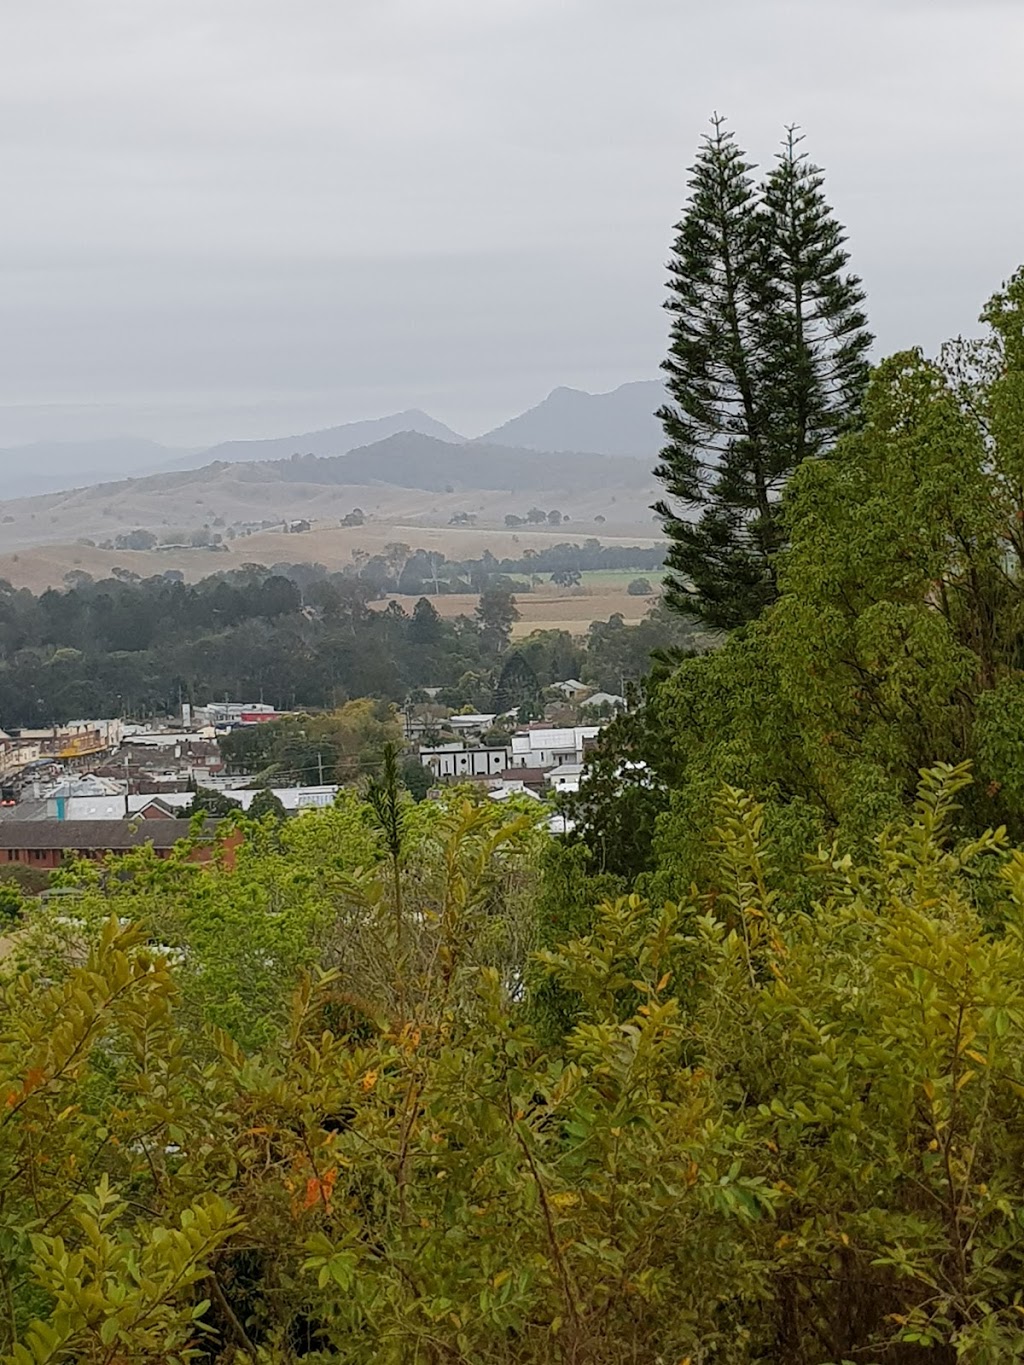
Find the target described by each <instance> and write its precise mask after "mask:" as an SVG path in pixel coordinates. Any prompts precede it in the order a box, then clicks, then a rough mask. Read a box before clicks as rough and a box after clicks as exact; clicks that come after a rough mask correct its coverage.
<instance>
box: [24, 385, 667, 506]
mask: <svg viewBox="0 0 1024 1365" xmlns="http://www.w3.org/2000/svg"><path fill="white" fill-rule="evenodd" d="M663 401H664V390H663V388H662V385H661V383H660V382H659V381H657V380H646V381H639V382H637V383H629V384H622V385H620V386H619V387H618V388H617V389H613V390H612V391H611V392H609V393H597V394H592V393H586V392H584V391H583V390H581V389H570V388H557V389H554V390H553V391H552V392H551V393H550V394H549V395H548V396H547V398H545V399H544V400H543V401H542V402H540V403H538V404H537V405H536V406H535V407H532V408H530V409H528V410H527V411H526V412H523V413H520V414H519V415H518V416H517V417H513V418H511V419H510V420H509V421H508V422H504V423H502V425H501V426H498V427H495V428H494V429H493V430H492V431H488V432H484V433H483V434H482V435H480V436H477V437H473V438H468V437H465V436H463V435H461V434H460V433H458V432H456V431H453V430H452V429H451V427H448V426H446V425H445V424H444V423H443V422H439V421H437V419H436V418H433V417H431V416H430V415H429V413H426V412H422V411H421V410H420V409H418V408H411V409H407V410H406V411H403V412H398V413H394V414H392V415H390V416H387V417H381V418H376V419H373V420H370V421H363V422H350V423H347V424H345V425H342V426H337V427H328V428H325V429H323V430H319V431H309V432H302V433H300V434H298V435H292V436H280V437H271V438H268V439H260V440H248V441H226V442H222V443H221V444H219V445H215V446H210V447H206V448H203V449H196V450H180V449H178V450H175V449H171V448H169V447H167V446H163V445H160V444H158V443H157V442H155V441H148V440H145V439H142V438H138V437H132V436H121V437H112V438H110V439H109V440H92V441H81V442H37V443H35V444H33V445H29V446H17V447H10V448H8V449H0V490H2V493H3V495H5V496H6V497H8V498H10V497H30V496H33V495H37V494H42V493H48V492H55V491H59V490H62V489H68V488H84V487H89V486H92V485H95V484H100V483H108V482H111V481H116V480H120V479H125V478H139V477H145V476H147V475H151V474H157V473H162V472H173V471H178V470H195V469H199V468H202V467H203V466H206V465H210V464H213V463H229V464H237V463H251V462H254V461H261V462H262V461H275V460H280V459H288V458H291V457H292V456H295V455H299V456H305V455H315V456H321V457H337V456H342V455H346V454H348V453H349V452H350V451H353V450H359V449H362V448H364V447H368V446H372V445H373V444H375V443H376V442H379V441H382V440H387V439H388V438H389V437H393V436H397V435H399V434H400V433H403V432H415V433H418V434H419V435H421V436H424V437H429V438H431V439H433V440H435V441H438V442H443V443H445V444H446V445H447V446H449V447H451V446H459V445H464V446H474V447H476V446H490V447H494V446H498V447H503V448H505V449H516V450H519V451H520V452H522V451H524V450H529V451H540V452H580V453H585V454H590V455H604V456H628V457H632V458H640V459H643V460H645V461H646V462H647V466H648V468H649V467H651V465H653V462H654V459H655V457H656V456H657V453H658V450H659V447H660V444H661V429H660V426H659V425H658V422H657V420H656V419H655V417H654V415H653V414H654V412H655V410H656V409H657V408H658V407H659V406H660V404H661V403H662V402H663ZM411 450H412V448H411V447H408V446H407V447H406V449H405V453H404V454H403V459H409V458H413V456H412V454H411ZM433 453H434V455H436V454H437V452H436V451H434V452H433ZM420 454H421V455H422V457H423V458H430V452H429V448H428V447H422V449H421V451H420ZM375 477H376V478H377V479H380V478H381V477H382V476H381V474H380V473H379V472H378V473H377V474H376V476H375ZM447 482H450V480H449V479H446V480H445V483H447ZM531 482H532V480H526V479H522V478H521V479H520V480H519V481H518V482H517V485H516V486H519V487H525V486H530V485H531ZM421 486H423V485H421ZM444 486H445V484H442V485H441V487H444ZM492 486H493V485H492ZM533 486H542V485H537V484H533Z"/></svg>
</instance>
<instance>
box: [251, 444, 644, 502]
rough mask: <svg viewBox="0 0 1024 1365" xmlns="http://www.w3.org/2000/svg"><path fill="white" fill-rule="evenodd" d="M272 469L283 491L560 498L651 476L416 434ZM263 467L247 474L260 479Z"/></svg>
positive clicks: (620, 465) (634, 466) (617, 460)
mask: <svg viewBox="0 0 1024 1365" xmlns="http://www.w3.org/2000/svg"><path fill="white" fill-rule="evenodd" d="M272 467H273V469H274V470H275V471H276V472H278V473H279V475H280V477H281V479H282V480H283V481H285V482H288V483H323V484H334V483H338V484H374V483H385V484H391V485H393V486H394V487H397V488H418V489H423V490H424V492H431V493H444V492H461V491H464V490H467V489H489V490H495V489H507V490H508V491H509V492H516V491H517V490H526V489H529V490H534V491H551V492H554V491H562V492H564V491H565V490H567V489H572V488H576V487H579V486H580V485H581V483H582V484H590V485H592V486H597V487H601V486H606V487H609V488H640V487H642V486H644V485H646V484H648V483H650V482H651V474H650V472H649V470H648V469H647V468H646V466H645V465H644V464H642V463H641V462H640V461H639V460H636V459H634V458H631V457H628V456H614V455H593V454H589V453H574V452H565V453H562V454H559V455H556V456H552V454H551V453H550V452H538V451H532V450H517V449H514V448H512V447H509V446H499V445H493V444H484V443H483V442H482V441H471V442H462V443H461V444H455V443H454V442H450V441H440V440H438V439H437V438H436V437H433V436H426V435H424V434H423V433H422V432H418V431H402V432H396V433H395V435H393V436H387V437H385V438H384V440H382V441H375V442H373V444H372V445H367V446H363V447H362V448H361V449H358V450H352V451H349V453H348V454H347V455H340V456H335V457H326V458H325V457H322V456H321V457H316V456H314V457H312V458H310V457H301V458H299V459H295V458H294V457H292V458H291V459H289V460H285V461H275V462H274V463H273V466H272ZM262 469H263V465H262V464H261V465H258V466H254V469H253V476H254V477H258V476H260V471H262Z"/></svg>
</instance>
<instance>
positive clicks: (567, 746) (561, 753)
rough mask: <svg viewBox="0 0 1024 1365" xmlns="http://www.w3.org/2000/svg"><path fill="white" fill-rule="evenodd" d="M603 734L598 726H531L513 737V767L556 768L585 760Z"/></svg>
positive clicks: (511, 765)
mask: <svg viewBox="0 0 1024 1365" xmlns="http://www.w3.org/2000/svg"><path fill="white" fill-rule="evenodd" d="M600 733H601V727H600V726H599V725H569V726H563V727H560V728H557V729H552V728H551V727H550V726H544V725H539V726H538V725H530V726H527V727H526V728H525V729H523V730H520V731H518V732H517V733H516V734H514V735H513V736H512V741H511V744H512V762H511V764H510V765H509V766H510V767H513V768H545V769H546V768H555V767H560V766H561V765H562V764H563V763H582V761H583V756H584V754H585V752H586V751H587V750H588V749H589V748H590V746H591V745H592V743H593V742H594V741H595V740H596V738H597V736H598V735H599V734H600Z"/></svg>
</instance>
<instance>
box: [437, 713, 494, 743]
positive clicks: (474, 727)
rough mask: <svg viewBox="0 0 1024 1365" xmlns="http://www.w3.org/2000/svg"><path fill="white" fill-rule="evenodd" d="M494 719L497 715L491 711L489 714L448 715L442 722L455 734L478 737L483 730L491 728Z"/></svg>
mask: <svg viewBox="0 0 1024 1365" xmlns="http://www.w3.org/2000/svg"><path fill="white" fill-rule="evenodd" d="M496 720H497V715H496V714H495V713H494V712H492V713H491V714H490V715H473V716H449V717H448V719H447V720H446V721H445V722H444V723H445V727H446V728H447V729H449V730H453V731H454V732H455V734H457V735H464V736H466V737H467V738H469V737H471V736H476V737H477V738H479V737H480V735H482V734H483V732H484V731H485V730H490V729H491V727H492V726H493V725H494V722H495V721H496Z"/></svg>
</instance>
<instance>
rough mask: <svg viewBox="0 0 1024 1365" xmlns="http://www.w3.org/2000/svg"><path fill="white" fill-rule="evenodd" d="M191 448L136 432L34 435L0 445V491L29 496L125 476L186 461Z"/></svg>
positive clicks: (5, 493)
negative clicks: (54, 437)
mask: <svg viewBox="0 0 1024 1365" xmlns="http://www.w3.org/2000/svg"><path fill="white" fill-rule="evenodd" d="M195 454H196V452H192V451H184V450H180V449H172V448H171V447H169V446H164V445H160V444H159V443H158V442H157V441H147V440H146V439H145V438H143V437H141V436H111V437H108V438H106V439H99V440H92V441H35V442H33V443H32V444H31V445H24V446H12V447H9V448H8V449H6V450H0V492H2V493H3V494H4V495H5V496H6V497H29V496H31V495H32V494H33V493H47V492H50V491H56V490H59V489H62V488H82V487H84V486H85V485H88V484H96V483H104V482H109V481H110V480H112V479H123V478H131V477H132V476H133V475H137V474H143V473H146V472H148V471H149V470H151V469H160V468H163V467H165V466H167V465H168V464H171V463H177V462H179V461H180V462H181V463H188V461H189V460H191V459H193V458H194V457H195Z"/></svg>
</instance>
